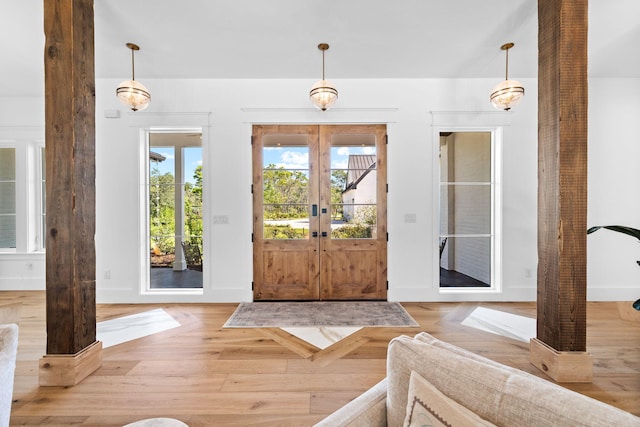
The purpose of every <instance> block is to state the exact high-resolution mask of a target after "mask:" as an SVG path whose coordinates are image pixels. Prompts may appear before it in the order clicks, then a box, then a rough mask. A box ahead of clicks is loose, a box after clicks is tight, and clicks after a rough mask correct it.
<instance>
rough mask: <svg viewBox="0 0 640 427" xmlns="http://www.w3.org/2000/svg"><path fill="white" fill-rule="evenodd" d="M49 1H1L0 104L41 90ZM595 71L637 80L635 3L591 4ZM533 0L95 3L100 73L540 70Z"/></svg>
mask: <svg viewBox="0 0 640 427" xmlns="http://www.w3.org/2000/svg"><path fill="white" fill-rule="evenodd" d="M43 1H47V0H2V2H1V3H0V55H1V58H3V60H2V64H1V65H0V75H1V76H2V78H1V79H0V97H2V96H25V95H26V96H41V95H42V92H43V79H44V77H43V50H44V48H43V47H44V34H43V10H42V8H43ZM589 3H590V5H589V8H590V10H589V14H590V20H589V26H590V27H589V73H590V75H591V76H593V77H640V48H639V46H640V1H639V0H590V1H589ZM537 25H538V22H537V2H536V1H535V0H181V1H178V0H98V1H96V2H95V62H96V78H114V79H122V80H125V79H128V78H130V75H131V64H130V60H131V51H130V50H129V49H127V48H126V47H125V43H127V42H134V43H137V44H138V45H140V47H141V50H140V51H139V52H137V53H136V79H137V80H140V81H144V80H145V79H152V78H285V79H293V78H300V79H309V84H312V83H313V82H314V81H316V80H318V79H319V78H320V76H321V66H322V54H321V53H320V51H319V50H318V49H317V45H318V43H321V42H326V43H329V45H330V46H331V47H330V49H329V50H328V51H327V53H326V76H327V78H328V79H346V78H441V77H447V78H474V77H482V78H485V77H486V78H496V79H500V78H504V60H505V59H504V52H502V51H501V50H500V46H501V45H502V44H503V43H505V42H514V43H515V47H514V48H513V49H512V50H511V51H510V54H509V76H510V77H512V78H515V79H519V78H520V79H521V78H533V77H536V75H537V59H538V57H537V33H538V27H537Z"/></svg>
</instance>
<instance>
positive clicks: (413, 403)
mask: <svg viewBox="0 0 640 427" xmlns="http://www.w3.org/2000/svg"><path fill="white" fill-rule="evenodd" d="M403 426H404V427H422V426H432V427H450V426H456V427H495V424H491V423H490V422H488V421H485V420H483V419H482V418H480V417H479V416H478V415H476V414H475V413H473V412H471V411H470V410H468V409H467V408H465V407H464V406H462V405H460V404H459V403H458V402H456V401H455V400H453V399H450V398H448V397H447V396H445V395H444V394H443V393H442V392H441V391H440V390H438V389H437V388H435V387H434V386H433V385H432V384H431V383H430V382H429V381H427V380H425V379H424V378H422V376H420V374H418V373H417V372H416V371H412V372H411V379H410V381H409V395H408V400H407V411H406V415H405V419H404V424H403Z"/></svg>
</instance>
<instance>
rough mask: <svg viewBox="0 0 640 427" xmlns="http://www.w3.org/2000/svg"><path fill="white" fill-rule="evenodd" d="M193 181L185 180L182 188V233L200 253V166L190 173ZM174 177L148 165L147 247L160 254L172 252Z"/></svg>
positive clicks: (173, 239) (173, 242)
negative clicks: (148, 233) (149, 167)
mask: <svg viewBox="0 0 640 427" xmlns="http://www.w3.org/2000/svg"><path fill="white" fill-rule="evenodd" d="M193 178H194V180H195V184H192V183H189V182H187V183H186V184H185V190H184V216H185V217H184V235H185V236H186V240H187V241H189V242H191V243H192V244H197V245H198V247H199V249H200V251H201V252H202V230H203V221H202V166H198V167H197V168H196V170H195V173H194V176H193ZM175 186H176V183H175V178H174V176H173V174H172V173H170V172H167V173H165V174H162V175H161V174H160V172H159V170H158V168H157V167H153V165H152V167H151V173H150V176H149V228H150V235H151V242H150V244H151V248H152V250H154V252H156V253H158V254H160V253H163V254H170V253H174V252H175V233H176V227H175Z"/></svg>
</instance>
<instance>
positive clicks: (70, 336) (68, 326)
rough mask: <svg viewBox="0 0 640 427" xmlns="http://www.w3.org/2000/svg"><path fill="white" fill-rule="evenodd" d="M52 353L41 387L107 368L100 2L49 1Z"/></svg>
mask: <svg viewBox="0 0 640 427" xmlns="http://www.w3.org/2000/svg"><path fill="white" fill-rule="evenodd" d="M44 32H45V37H46V41H45V50H44V65H45V138H46V139H45V143H46V185H47V190H46V191H47V202H46V205H47V206H46V209H47V236H46V249H47V254H46V269H47V271H46V289H47V290H46V293H47V297H46V300H47V315H46V317H47V354H46V355H45V356H44V357H43V358H42V359H41V360H40V385H55V386H61V385H75V384H77V383H78V382H80V381H82V379H84V378H85V377H86V376H88V375H89V374H91V373H92V372H93V371H94V370H95V369H97V368H98V367H100V365H101V363H102V361H101V356H102V346H101V343H99V342H97V341H96V301H95V294H96V286H95V243H94V236H95V75H94V46H93V0H45V1H44Z"/></svg>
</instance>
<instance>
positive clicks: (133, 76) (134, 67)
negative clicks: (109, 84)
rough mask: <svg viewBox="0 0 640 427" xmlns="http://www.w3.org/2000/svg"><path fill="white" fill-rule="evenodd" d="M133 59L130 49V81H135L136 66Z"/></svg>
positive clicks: (132, 51)
mask: <svg viewBox="0 0 640 427" xmlns="http://www.w3.org/2000/svg"><path fill="white" fill-rule="evenodd" d="M135 64H136V63H135V59H134V49H131V80H135V79H136V65H135Z"/></svg>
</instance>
